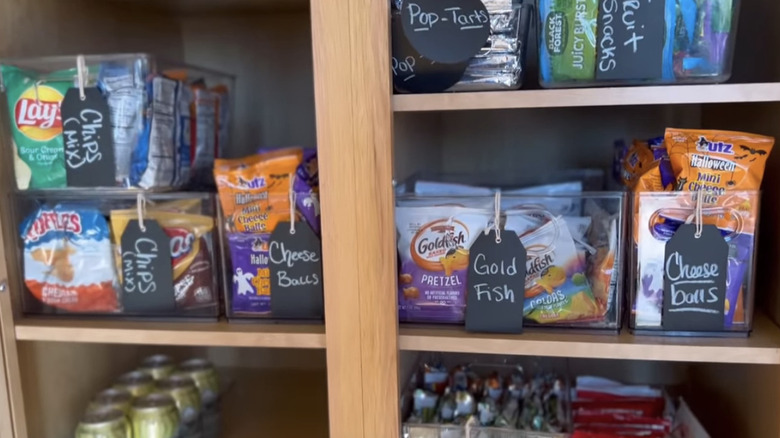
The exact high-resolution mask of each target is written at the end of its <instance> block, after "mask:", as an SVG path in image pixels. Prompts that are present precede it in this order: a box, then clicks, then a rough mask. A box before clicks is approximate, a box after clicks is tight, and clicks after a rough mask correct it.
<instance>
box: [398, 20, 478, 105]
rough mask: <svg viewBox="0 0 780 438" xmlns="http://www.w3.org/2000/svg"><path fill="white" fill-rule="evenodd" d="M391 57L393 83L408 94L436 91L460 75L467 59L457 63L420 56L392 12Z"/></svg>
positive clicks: (454, 82)
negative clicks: (446, 62) (435, 60)
mask: <svg viewBox="0 0 780 438" xmlns="http://www.w3.org/2000/svg"><path fill="white" fill-rule="evenodd" d="M392 28H393V32H392V34H393V57H392V58H391V59H390V62H391V65H390V67H391V70H392V72H393V85H394V86H395V88H396V90H399V91H405V92H409V93H439V92H442V91H445V90H447V89H448V88H450V87H452V86H453V85H455V84H456V83H458V81H459V80H460V79H461V78H462V77H463V73H464V72H465V71H466V67H468V61H463V62H460V63H457V64H445V63H442V62H434V61H431V60H430V59H428V58H426V57H424V56H422V55H420V53H419V52H417V50H415V49H414V47H412V45H411V44H410V43H409V39H408V38H406V35H404V30H403V26H402V25H401V17H400V15H399V14H393V19H392Z"/></svg>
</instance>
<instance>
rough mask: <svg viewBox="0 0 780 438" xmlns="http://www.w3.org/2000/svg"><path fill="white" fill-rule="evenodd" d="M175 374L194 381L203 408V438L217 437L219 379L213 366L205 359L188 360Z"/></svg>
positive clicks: (218, 423)
mask: <svg viewBox="0 0 780 438" xmlns="http://www.w3.org/2000/svg"><path fill="white" fill-rule="evenodd" d="M177 374H186V375H188V376H190V377H191V378H192V380H194V381H195V386H197V387H198V391H199V392H200V399H201V404H202V406H203V410H202V414H201V419H202V421H201V424H202V425H203V437H204V438H215V437H218V436H219V431H220V427H219V425H220V414H219V378H218V377H217V371H216V370H215V369H214V366H213V365H211V362H209V361H207V360H205V359H190V360H188V361H185V362H182V363H181V365H179V371H178V372H177Z"/></svg>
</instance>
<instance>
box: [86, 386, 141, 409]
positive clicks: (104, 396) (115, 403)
mask: <svg viewBox="0 0 780 438" xmlns="http://www.w3.org/2000/svg"><path fill="white" fill-rule="evenodd" d="M132 402H133V394H130V391H128V390H126V389H120V388H109V389H106V390H105V391H101V392H100V393H98V395H96V396H95V398H94V399H93V400H92V401H91V402H90V403H89V406H88V407H87V412H92V411H95V410H98V409H101V408H105V407H110V408H114V409H119V410H120V411H122V413H123V414H125V415H128V414H130V404H131V403H132Z"/></svg>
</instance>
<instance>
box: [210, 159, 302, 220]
mask: <svg viewBox="0 0 780 438" xmlns="http://www.w3.org/2000/svg"><path fill="white" fill-rule="evenodd" d="M301 161H303V150H302V149H301V148H289V149H282V150H277V151H274V152H269V153H267V154H260V155H255V156H251V157H247V158H246V159H242V160H220V159H217V160H215V166H214V179H215V181H216V183H217V191H218V192H219V200H220V203H221V205H222V211H223V213H224V215H225V218H226V222H227V224H228V227H229V229H230V230H232V231H240V232H271V231H273V228H274V227H275V226H276V224H277V223H278V222H280V221H284V220H287V219H289V216H290V198H289V191H290V183H291V177H292V175H294V174H295V170H296V169H297V167H298V166H299V165H300V164H301Z"/></svg>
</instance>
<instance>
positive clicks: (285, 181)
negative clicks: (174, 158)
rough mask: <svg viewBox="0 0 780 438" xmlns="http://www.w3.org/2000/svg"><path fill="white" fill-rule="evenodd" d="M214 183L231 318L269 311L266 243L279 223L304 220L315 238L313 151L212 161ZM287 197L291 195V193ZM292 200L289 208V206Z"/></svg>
mask: <svg viewBox="0 0 780 438" xmlns="http://www.w3.org/2000/svg"><path fill="white" fill-rule="evenodd" d="M214 179H215V181H216V184H217V191H218V192H219V199H220V204H221V206H222V215H223V217H224V227H225V229H224V231H225V234H226V237H227V243H228V245H229V247H230V261H231V271H230V272H229V273H226V275H227V277H228V280H229V281H231V282H232V294H231V301H230V302H231V309H229V311H231V312H232V313H234V314H250V315H251V314H265V313H268V312H270V311H271V281H270V271H269V268H268V243H269V240H270V237H271V233H272V232H273V231H274V229H275V228H276V226H277V224H279V223H280V222H285V221H290V219H291V214H294V215H295V217H296V220H305V222H306V223H307V224H308V225H309V226H310V227H311V228H312V230H313V231H314V232H315V233H316V234H318V235H319V231H320V221H319V214H320V212H319V201H318V199H319V198H318V195H319V179H318V171H317V154H316V150H315V149H303V148H285V149H278V150H261V151H260V153H258V154H255V155H251V156H249V157H245V158H240V159H217V160H216V161H215V166H214ZM291 192H292V193H291ZM291 201H292V204H291Z"/></svg>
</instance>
